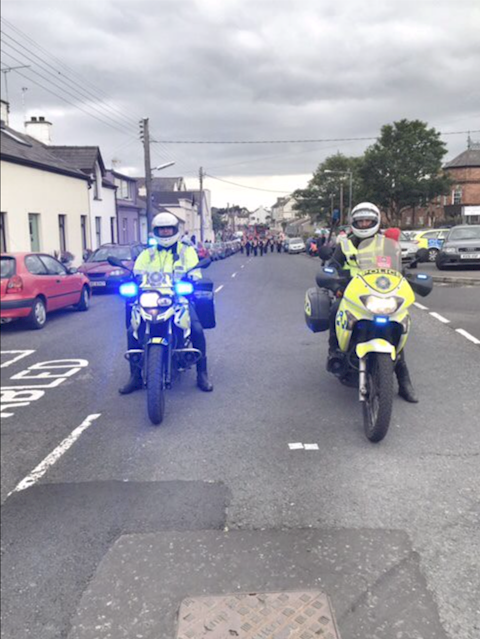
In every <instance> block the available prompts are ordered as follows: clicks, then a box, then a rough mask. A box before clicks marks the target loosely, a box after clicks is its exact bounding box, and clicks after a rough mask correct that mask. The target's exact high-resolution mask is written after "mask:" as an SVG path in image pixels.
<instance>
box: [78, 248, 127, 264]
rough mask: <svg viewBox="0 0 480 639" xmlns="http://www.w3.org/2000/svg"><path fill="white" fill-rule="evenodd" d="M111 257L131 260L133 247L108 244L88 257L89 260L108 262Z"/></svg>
mask: <svg viewBox="0 0 480 639" xmlns="http://www.w3.org/2000/svg"><path fill="white" fill-rule="evenodd" d="M109 257H116V258H117V259H118V260H125V261H128V260H131V259H132V249H131V248H130V247H129V246H106V247H103V248H99V249H97V250H96V251H95V253H92V255H90V257H89V258H88V262H106V261H107V260H108V258H109Z"/></svg>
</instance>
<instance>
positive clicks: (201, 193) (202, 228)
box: [198, 166, 205, 244]
mask: <svg viewBox="0 0 480 639" xmlns="http://www.w3.org/2000/svg"><path fill="white" fill-rule="evenodd" d="M204 176H205V173H204V172H203V167H202V166H201V167H200V171H199V172H198V177H199V180H200V202H199V207H198V212H199V214H200V241H201V242H202V244H203V242H204V237H203V236H204V223H203V178H204Z"/></svg>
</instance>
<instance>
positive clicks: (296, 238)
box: [289, 237, 303, 244]
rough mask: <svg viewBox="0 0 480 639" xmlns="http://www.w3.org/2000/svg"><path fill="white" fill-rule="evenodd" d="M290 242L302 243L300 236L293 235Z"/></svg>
mask: <svg viewBox="0 0 480 639" xmlns="http://www.w3.org/2000/svg"><path fill="white" fill-rule="evenodd" d="M289 242H290V244H298V243H302V242H303V240H302V238H301V237H294V238H293V239H292V240H289Z"/></svg>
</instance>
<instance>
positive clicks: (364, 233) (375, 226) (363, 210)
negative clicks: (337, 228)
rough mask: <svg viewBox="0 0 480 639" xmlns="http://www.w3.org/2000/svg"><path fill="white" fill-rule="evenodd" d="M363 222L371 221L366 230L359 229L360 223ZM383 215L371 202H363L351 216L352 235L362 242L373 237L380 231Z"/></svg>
mask: <svg viewBox="0 0 480 639" xmlns="http://www.w3.org/2000/svg"><path fill="white" fill-rule="evenodd" d="M361 220H369V221H370V225H369V226H368V227H366V228H359V226H358V223H359V222H360V221H361ZM380 221H381V215H380V210H379V209H378V207H377V206H375V204H372V203H371V202H361V203H360V204H357V206H356V207H355V208H354V209H353V211H352V213H351V216H350V225H351V227H352V233H353V234H354V235H356V236H357V237H358V238H360V239H361V240H365V239H367V238H369V237H373V236H374V235H375V234H376V233H378V231H379V229H380Z"/></svg>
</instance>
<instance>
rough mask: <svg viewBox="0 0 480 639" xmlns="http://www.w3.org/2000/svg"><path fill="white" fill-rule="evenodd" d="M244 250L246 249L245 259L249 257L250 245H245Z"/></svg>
mask: <svg viewBox="0 0 480 639" xmlns="http://www.w3.org/2000/svg"><path fill="white" fill-rule="evenodd" d="M246 249H247V257H250V244H247V246H246Z"/></svg>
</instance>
